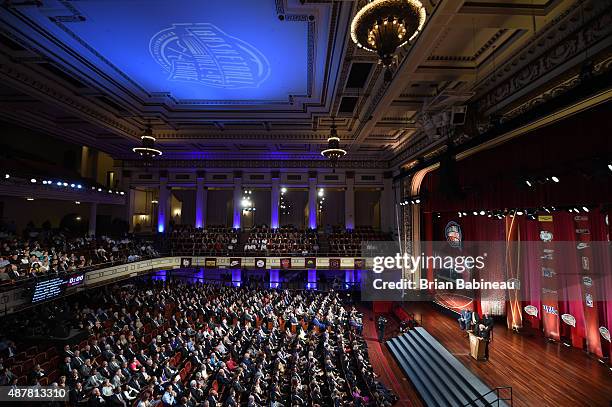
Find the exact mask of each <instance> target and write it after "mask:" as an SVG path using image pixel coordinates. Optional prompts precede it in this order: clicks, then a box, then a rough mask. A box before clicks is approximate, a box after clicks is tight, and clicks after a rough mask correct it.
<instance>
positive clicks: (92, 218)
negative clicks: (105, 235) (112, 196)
mask: <svg viewBox="0 0 612 407" xmlns="http://www.w3.org/2000/svg"><path fill="white" fill-rule="evenodd" d="M97 216H98V204H97V202H92V203H90V204H89V236H95V235H96V218H97Z"/></svg>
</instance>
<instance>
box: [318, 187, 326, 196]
mask: <svg viewBox="0 0 612 407" xmlns="http://www.w3.org/2000/svg"><path fill="white" fill-rule="evenodd" d="M324 193H325V192H324V191H323V189H322V188H321V189H319V196H323V194H324Z"/></svg>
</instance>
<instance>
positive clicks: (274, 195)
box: [270, 171, 280, 229]
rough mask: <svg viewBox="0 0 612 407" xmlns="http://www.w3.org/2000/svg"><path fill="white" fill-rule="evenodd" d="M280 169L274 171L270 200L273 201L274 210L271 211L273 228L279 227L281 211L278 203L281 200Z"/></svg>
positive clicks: (271, 225)
mask: <svg viewBox="0 0 612 407" xmlns="http://www.w3.org/2000/svg"><path fill="white" fill-rule="evenodd" d="M279 175H280V174H279V172H278V171H273V172H272V192H271V197H270V201H271V203H272V210H271V211H270V227H271V228H272V229H276V228H278V224H279V213H278V205H279V202H280V177H279Z"/></svg>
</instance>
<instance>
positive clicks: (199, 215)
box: [195, 171, 208, 228]
mask: <svg viewBox="0 0 612 407" xmlns="http://www.w3.org/2000/svg"><path fill="white" fill-rule="evenodd" d="M207 201H208V188H206V187H205V186H204V172H203V171H202V172H201V171H198V176H197V178H196V212H195V227H196V228H203V227H206V205H207Z"/></svg>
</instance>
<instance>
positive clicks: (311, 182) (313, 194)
mask: <svg viewBox="0 0 612 407" xmlns="http://www.w3.org/2000/svg"><path fill="white" fill-rule="evenodd" d="M308 227H309V228H311V229H316V228H317V172H316V171H310V172H308Z"/></svg>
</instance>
